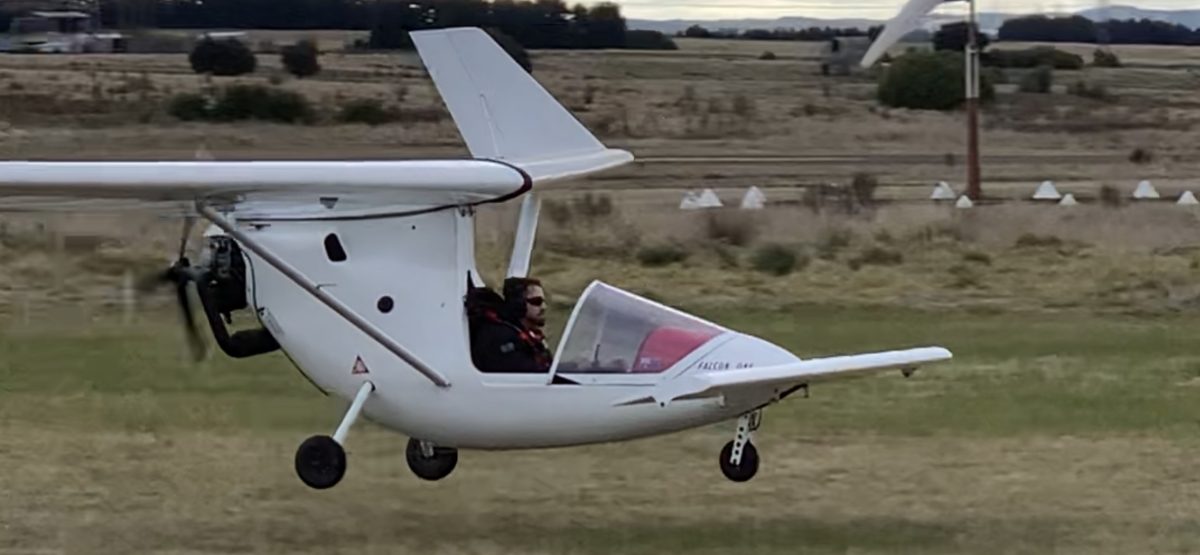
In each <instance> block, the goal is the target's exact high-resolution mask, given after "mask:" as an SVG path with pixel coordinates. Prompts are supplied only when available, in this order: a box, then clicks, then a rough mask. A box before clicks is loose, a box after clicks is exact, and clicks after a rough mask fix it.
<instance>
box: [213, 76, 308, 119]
mask: <svg viewBox="0 0 1200 555" xmlns="http://www.w3.org/2000/svg"><path fill="white" fill-rule="evenodd" d="M212 115H213V119H216V120H218V121H236V120H245V119H256V120H264V121H276V122H280V123H310V122H312V121H313V120H314V119H316V114H315V112H314V111H313V108H312V105H311V104H310V103H309V102H308V99H307V98H305V97H304V95H301V94H300V93H297V92H293V91H288V90H283V89H275V88H271V87H265V86H263V85H230V86H229V87H226V88H225V89H224V90H223V91H222V93H221V95H220V96H219V97H218V98H217V102H216V104H215V105H214V106H213V109H212Z"/></svg>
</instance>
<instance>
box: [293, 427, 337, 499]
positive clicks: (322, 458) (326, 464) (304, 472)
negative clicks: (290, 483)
mask: <svg viewBox="0 0 1200 555" xmlns="http://www.w3.org/2000/svg"><path fill="white" fill-rule="evenodd" d="M296 475H297V476H299V477H300V481H301V482H304V484H305V485H307V486H308V487H310V488H313V489H329V488H331V487H333V486H336V485H337V484H338V482H340V481H342V477H343V476H345V475H346V450H345V449H343V448H342V446H341V445H339V444H338V442H337V441H334V439H333V438H332V437H329V436H312V437H310V438H308V439H306V440H304V443H301V444H300V448H299V449H297V450H296Z"/></svg>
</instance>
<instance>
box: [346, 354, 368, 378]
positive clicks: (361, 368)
mask: <svg viewBox="0 0 1200 555" xmlns="http://www.w3.org/2000/svg"><path fill="white" fill-rule="evenodd" d="M350 373H351V374H367V373H369V371H368V370H367V365H366V364H365V363H363V359H362V357H354V368H353V369H352V370H350Z"/></svg>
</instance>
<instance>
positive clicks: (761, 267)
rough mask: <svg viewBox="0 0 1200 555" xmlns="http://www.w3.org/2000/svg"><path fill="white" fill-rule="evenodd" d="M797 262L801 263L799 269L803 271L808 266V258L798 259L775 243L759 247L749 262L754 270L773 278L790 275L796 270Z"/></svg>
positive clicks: (792, 252)
mask: <svg viewBox="0 0 1200 555" xmlns="http://www.w3.org/2000/svg"><path fill="white" fill-rule="evenodd" d="M797 262H801V264H800V266H801V268H800V269H803V266H806V265H807V264H808V257H801V258H798V257H797V256H796V253H795V251H793V250H792V249H789V248H787V247H785V246H783V245H779V244H775V243H771V244H767V245H763V246H761V247H759V248H758V250H756V251H754V257H753V259H752V260H751V264H753V266H754V269H755V270H758V271H760V272H763V273H767V274H771V275H775V276H786V275H788V274H790V273H792V272H793V271H794V270H796V269H797Z"/></svg>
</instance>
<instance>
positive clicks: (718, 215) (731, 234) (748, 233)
mask: <svg viewBox="0 0 1200 555" xmlns="http://www.w3.org/2000/svg"><path fill="white" fill-rule="evenodd" d="M704 232H705V235H706V236H707V237H708V238H709V239H713V240H715V241H720V242H723V243H726V244H729V245H733V246H735V247H744V246H746V245H749V244H750V241H753V240H754V237H755V235H757V234H758V227H757V225H756V223H755V220H754V218H753V217H752V216H749V215H747V214H745V213H743V212H709V213H708V216H707V218H706V219H705V228H704Z"/></svg>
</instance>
